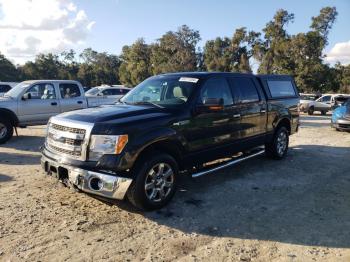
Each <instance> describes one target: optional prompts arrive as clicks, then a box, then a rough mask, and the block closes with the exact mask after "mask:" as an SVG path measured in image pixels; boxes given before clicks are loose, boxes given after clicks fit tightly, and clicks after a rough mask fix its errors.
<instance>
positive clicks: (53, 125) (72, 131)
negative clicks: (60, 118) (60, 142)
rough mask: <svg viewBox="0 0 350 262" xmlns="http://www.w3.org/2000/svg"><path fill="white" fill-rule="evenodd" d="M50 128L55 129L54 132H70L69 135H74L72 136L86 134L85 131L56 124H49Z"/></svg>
mask: <svg viewBox="0 0 350 262" xmlns="http://www.w3.org/2000/svg"><path fill="white" fill-rule="evenodd" d="M50 127H52V128H53V129H56V130H60V131H65V132H70V133H74V134H82V135H85V133H86V130H85V129H80V128H74V127H68V126H61V125H57V124H51V125H50Z"/></svg>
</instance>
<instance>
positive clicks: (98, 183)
mask: <svg viewBox="0 0 350 262" xmlns="http://www.w3.org/2000/svg"><path fill="white" fill-rule="evenodd" d="M103 186H104V184H103V181H102V180H101V179H99V178H98V177H93V178H91V179H90V188H91V189H92V190H95V191H100V190H102V189H103Z"/></svg>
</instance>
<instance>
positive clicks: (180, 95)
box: [120, 76, 198, 106]
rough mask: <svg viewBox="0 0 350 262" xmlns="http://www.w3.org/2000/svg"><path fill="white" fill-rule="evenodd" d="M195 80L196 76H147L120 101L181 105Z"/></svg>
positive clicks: (185, 100)
mask: <svg viewBox="0 0 350 262" xmlns="http://www.w3.org/2000/svg"><path fill="white" fill-rule="evenodd" d="M197 82H198V78H191V77H174V76H164V77H156V78H149V79H146V80H145V81H143V82H142V83H141V84H139V85H138V86H136V87H135V88H133V89H132V90H131V91H130V92H129V93H127V94H126V95H125V96H124V97H123V98H122V99H121V100H120V101H121V102H124V103H128V104H143V103H145V104H146V103H152V104H157V105H160V106H174V105H181V104H184V103H186V102H187V100H188V99H189V97H190V95H191V94H192V91H193V89H194V86H195V85H196V83H197Z"/></svg>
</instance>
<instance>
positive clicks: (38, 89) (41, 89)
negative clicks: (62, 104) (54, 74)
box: [26, 83, 56, 99]
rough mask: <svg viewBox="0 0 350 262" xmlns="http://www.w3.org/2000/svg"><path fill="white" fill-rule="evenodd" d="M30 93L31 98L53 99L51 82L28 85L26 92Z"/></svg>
mask: <svg viewBox="0 0 350 262" xmlns="http://www.w3.org/2000/svg"><path fill="white" fill-rule="evenodd" d="M28 93H29V94H30V95H31V99H55V98H56V93H55V88H54V87H53V85H52V84H44V83H43V84H37V85H33V86H32V87H30V88H29V89H28V90H27V92H26V94H28Z"/></svg>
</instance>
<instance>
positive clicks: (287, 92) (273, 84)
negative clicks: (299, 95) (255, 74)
mask: <svg viewBox="0 0 350 262" xmlns="http://www.w3.org/2000/svg"><path fill="white" fill-rule="evenodd" d="M267 85H268V87H269V90H270V93H271V96H272V97H274V98H276V97H288V96H291V97H294V96H295V90H294V87H293V84H292V82H291V81H288V80H284V81H267Z"/></svg>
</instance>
